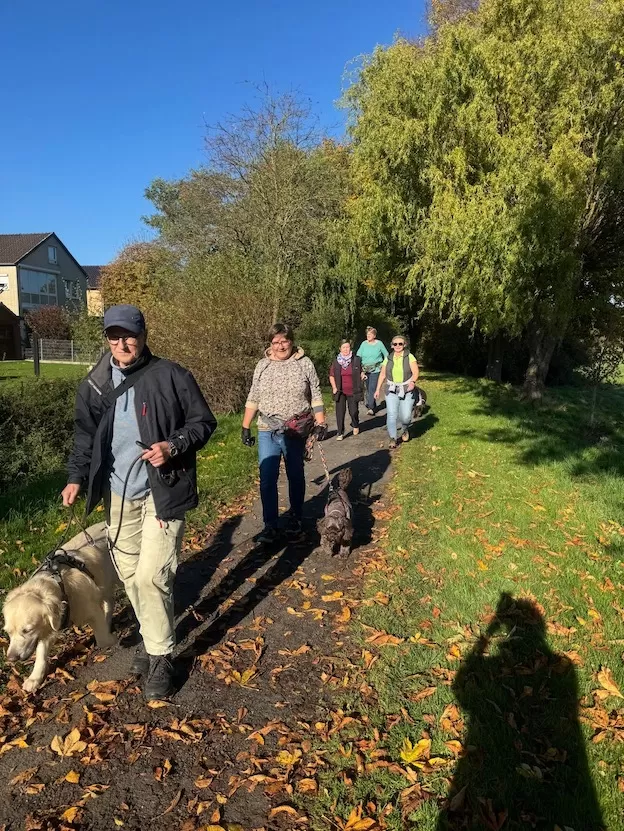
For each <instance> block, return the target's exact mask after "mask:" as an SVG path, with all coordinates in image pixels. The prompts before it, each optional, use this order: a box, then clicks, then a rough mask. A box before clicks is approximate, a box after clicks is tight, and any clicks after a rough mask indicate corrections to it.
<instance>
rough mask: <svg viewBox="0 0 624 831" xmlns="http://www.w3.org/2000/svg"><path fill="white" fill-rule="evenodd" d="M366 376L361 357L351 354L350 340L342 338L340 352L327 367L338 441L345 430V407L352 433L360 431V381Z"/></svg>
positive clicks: (355, 434) (361, 388)
mask: <svg viewBox="0 0 624 831" xmlns="http://www.w3.org/2000/svg"><path fill="white" fill-rule="evenodd" d="M365 377H366V376H365V375H364V373H363V372H362V359H361V358H360V357H358V356H357V355H354V354H353V350H352V348H351V342H350V341H348V340H343V341H342V343H341V344H340V352H339V353H338V355H337V356H336V358H335V359H334V361H333V363H332V365H331V367H330V369H329V383H330V384H331V388H332V393H333V396H334V401H335V402H336V424H337V428H338V435H337V436H336V438H337V440H338V441H342V439H343V438H344V431H345V415H346V411H347V407H348V408H349V416H350V418H351V427H352V428H353V435H354V436H357V435H359V433H360V412H359V409H360V401H361V400H362V398H363V387H362V381H363V380H364V378H365Z"/></svg>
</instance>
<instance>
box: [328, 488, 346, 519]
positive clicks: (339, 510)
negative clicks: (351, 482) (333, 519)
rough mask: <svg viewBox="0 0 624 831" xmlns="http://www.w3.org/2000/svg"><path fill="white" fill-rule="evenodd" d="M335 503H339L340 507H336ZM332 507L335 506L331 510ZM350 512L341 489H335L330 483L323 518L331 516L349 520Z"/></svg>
mask: <svg viewBox="0 0 624 831" xmlns="http://www.w3.org/2000/svg"><path fill="white" fill-rule="evenodd" d="M337 502H340V507H338V506H337V505H336V503H337ZM332 505H335V507H333V508H332ZM351 511H352V509H351V503H350V502H349V500H348V499H347V498H346V497H345V496H343V494H342V492H341V489H340V488H336V487H335V486H334V485H332V484H331V483H330V485H329V494H328V495H327V508H326V510H325V516H331V515H332V514H333V515H334V516H344V517H346V518H347V519H351Z"/></svg>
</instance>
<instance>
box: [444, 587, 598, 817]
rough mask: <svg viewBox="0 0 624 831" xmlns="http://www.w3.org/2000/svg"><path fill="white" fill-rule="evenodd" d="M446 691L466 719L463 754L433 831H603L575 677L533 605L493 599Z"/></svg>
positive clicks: (506, 596)
mask: <svg viewBox="0 0 624 831" xmlns="http://www.w3.org/2000/svg"><path fill="white" fill-rule="evenodd" d="M497 635H498V636H500V639H498V640H497V642H496V643H495V642H494V637H495V636H497ZM453 692H454V693H455V696H456V698H457V701H458V702H459V704H460V705H461V708H462V711H463V714H464V718H466V721H467V724H466V726H465V732H464V735H463V737H461V738H462V744H463V747H464V754H465V755H463V756H462V757H460V759H459V761H458V763H457V768H456V770H455V776H454V777H453V781H452V784H451V786H450V790H449V794H448V798H447V800H446V801H445V803H444V805H443V808H442V811H441V813H440V817H439V821H438V831H456V830H457V831H458V829H473V830H474V831H477V829H479V831H480V830H481V829H492V831H497V829H500V828H504V829H506V830H507V829H509V831H513V830H514V829H518V831H519V829H525V828H532V829H537V830H538V831H552V829H553V828H556V827H559V828H566V827H567V828H575V829H577V830H578V831H581V829H582V831H600V829H603V828H604V825H603V820H602V814H601V810H600V806H599V803H598V799H597V796H596V792H595V789H594V785H593V782H592V778H591V775H590V771H589V765H588V760H587V755H586V751H585V744H584V739H583V735H582V732H581V727H580V722H579V712H578V695H579V692H578V683H577V678H576V671H575V668H574V665H573V664H572V662H571V661H570V660H569V659H568V658H567V657H566V656H565V655H562V654H557V653H555V652H552V650H551V649H550V647H549V646H548V644H547V642H546V627H545V621H544V618H543V616H542V614H541V610H540V609H539V608H538V607H537V605H536V604H535V603H533V602H532V601H530V600H527V599H524V598H514V597H512V596H511V595H510V594H508V593H503V594H501V596H500V599H499V603H498V607H497V609H496V613H495V616H494V618H493V620H492V622H491V623H490V625H489V626H488V629H487V631H486V632H485V634H484V635H482V636H481V638H480V639H479V641H478V643H477V644H476V646H475V647H474V649H473V650H472V652H470V654H469V655H468V656H467V657H466V658H465V660H464V662H463V663H462V665H461V667H460V669H459V671H458V673H457V676H456V678H455V681H454V683H453ZM451 715H453V714H451ZM455 715H456V716H457V714H455ZM456 726H457V727H460V728H461V725H458V724H457V723H456Z"/></svg>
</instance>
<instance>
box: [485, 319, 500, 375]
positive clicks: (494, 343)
mask: <svg viewBox="0 0 624 831" xmlns="http://www.w3.org/2000/svg"><path fill="white" fill-rule="evenodd" d="M504 351H505V344H504V342H503V336H502V335H501V334H500V332H499V333H498V334H497V335H496V337H494V338H492V339H491V340H490V341H489V343H488V362H487V369H486V370H485V377H486V378H489V379H490V381H496V383H497V384H500V383H501V381H502V372H503V354H504Z"/></svg>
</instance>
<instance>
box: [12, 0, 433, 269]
mask: <svg viewBox="0 0 624 831" xmlns="http://www.w3.org/2000/svg"><path fill="white" fill-rule="evenodd" d="M2 5H3V9H2V10H1V11H0V30H1V31H2V35H3V37H2V41H3V46H2V57H3V73H2V79H1V80H0V95H1V97H2V101H3V107H2V110H3V129H2V130H1V131H0V193H2V199H1V200H0V233H19V232H23V233H30V232H39V231H56V233H57V234H58V235H59V236H60V237H61V239H62V240H63V242H64V243H65V244H66V245H67V247H68V248H69V249H70V251H71V252H72V253H73V254H74V256H76V257H77V259H78V260H79V261H80V262H82V263H83V264H85V265H90V264H100V263H105V262H108V261H109V260H110V259H111V258H112V257H113V256H114V255H115V253H116V252H117V251H118V249H119V248H120V247H121V246H122V245H124V244H125V243H126V242H127V241H128V240H130V239H132V238H136V237H137V236H139V237H141V236H146V234H147V232H146V231H145V230H144V226H143V225H142V223H141V220H140V217H141V215H143V214H145V213H149V212H150V204H149V203H148V202H147V201H146V200H145V199H144V197H143V191H144V189H145V187H146V186H147V185H148V184H149V182H150V181H152V179H154V178H156V177H157V176H162V177H165V178H175V177H180V176H183V175H184V174H185V172H186V171H188V170H189V168H191V167H196V166H198V165H200V164H201V163H202V162H203V161H204V154H203V135H204V132H205V130H204V124H205V123H208V124H214V123H215V122H216V121H218V120H219V119H221V118H223V117H224V116H226V115H227V114H229V113H236V112H237V111H238V110H239V109H240V107H241V106H242V105H243V104H244V103H245V102H247V101H250V100H251V99H252V97H253V90H252V88H251V85H253V84H254V83H262V82H266V83H268V84H269V85H270V86H271V88H272V89H273V90H274V91H278V92H279V91H284V90H291V89H296V90H298V91H299V92H301V93H302V94H304V95H306V96H308V97H309V98H310V99H311V102H312V105H313V107H314V108H315V110H316V112H317V113H318V115H319V117H320V119H321V123H322V124H323V125H324V126H325V127H326V128H328V129H330V130H331V131H332V132H334V133H340V132H341V129H342V121H343V114H342V113H340V112H339V111H338V110H337V109H336V108H335V102H336V100H337V99H338V97H339V96H340V93H341V89H342V84H343V74H344V70H345V66H346V65H347V64H348V63H349V62H350V61H351V60H352V59H354V58H356V57H357V56H358V55H362V54H365V53H369V52H371V51H372V50H373V49H374V47H375V45H377V44H389V43H391V42H392V40H393V37H394V35H395V34H396V33H397V32H398V33H400V34H404V35H407V36H412V37H415V36H417V35H419V34H421V33H422V32H423V31H424V27H425V22H424V20H425V10H424V7H425V2H424V0H388V1H387V2H380V1H379V0H337V1H336V0H334V2H329V0H316V2H309V1H308V2H302V0H290V2H287V1H286V0H278V1H276V0H274V1H273V2H270V0H267V2H252V0H240V1H239V2H235V1H234V2H229V3H228V2H215V0H212V2H210V0H203V2H202V0H178V2H172V0H151V1H150V2H148V0H86V2H85V0H59V1H58V2H55V3H51V2H49V0H47V1H46V2H42V0H22V2H14V3H10V2H6V3H4V4H2Z"/></svg>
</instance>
